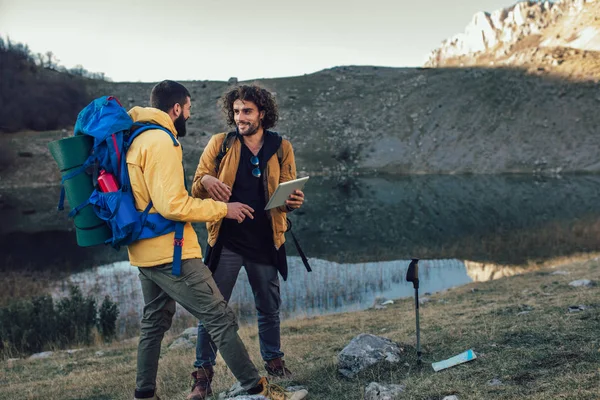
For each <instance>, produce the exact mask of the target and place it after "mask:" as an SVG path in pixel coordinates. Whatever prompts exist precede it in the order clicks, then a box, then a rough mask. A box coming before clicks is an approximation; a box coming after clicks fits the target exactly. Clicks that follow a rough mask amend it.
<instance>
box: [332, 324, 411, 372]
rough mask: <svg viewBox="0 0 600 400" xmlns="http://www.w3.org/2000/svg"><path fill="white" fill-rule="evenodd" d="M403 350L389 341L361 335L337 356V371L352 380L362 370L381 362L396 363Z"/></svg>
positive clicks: (369, 335) (378, 337)
mask: <svg viewBox="0 0 600 400" xmlns="http://www.w3.org/2000/svg"><path fill="white" fill-rule="evenodd" d="M403 352H404V350H403V349H402V348H400V346H398V345H397V344H396V343H394V342H392V341H391V340H390V339H387V338H383V337H380V336H375V335H371V334H367V333H361V334H360V335H358V336H356V337H355V338H354V339H352V340H351V341H350V343H349V344H348V345H347V346H346V347H344V349H343V350H342V351H341V352H340V354H338V369H339V371H340V373H341V374H342V375H344V376H346V377H347V378H353V377H354V376H355V375H356V374H357V373H359V372H360V371H362V370H363V369H365V368H367V367H369V366H371V365H374V364H377V363H379V362H382V361H387V362H390V363H397V362H399V361H400V360H401V357H402V355H403Z"/></svg>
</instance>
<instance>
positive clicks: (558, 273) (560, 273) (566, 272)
mask: <svg viewBox="0 0 600 400" xmlns="http://www.w3.org/2000/svg"><path fill="white" fill-rule="evenodd" d="M550 275H569V272H568V271H562V270H559V271H554V272H553V273H551V274H550Z"/></svg>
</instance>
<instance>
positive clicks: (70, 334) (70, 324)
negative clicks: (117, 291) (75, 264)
mask: <svg viewBox="0 0 600 400" xmlns="http://www.w3.org/2000/svg"><path fill="white" fill-rule="evenodd" d="M118 315H119V311H118V309H117V305H116V303H114V302H112V301H111V300H110V298H109V297H108V296H106V297H105V298H104V301H103V302H102V305H101V306H100V309H99V310H97V308H96V300H94V298H93V297H91V296H88V297H84V296H83V295H82V293H81V289H79V287H77V286H71V288H70V295H69V297H65V298H63V299H60V300H59V301H58V302H56V304H55V303H54V302H53V300H52V297H50V296H48V295H44V296H38V297H35V298H33V299H30V300H18V301H13V302H11V303H10V304H8V305H7V306H6V307H3V308H0V349H1V350H3V351H5V352H8V353H17V354H28V353H36V352H40V351H42V350H44V349H45V348H49V347H58V348H64V347H67V346H71V345H76V344H82V343H83V344H89V343H90V342H91V340H92V337H93V335H92V332H93V330H94V329H98V331H99V332H100V334H101V336H102V338H103V339H104V340H105V341H109V340H112V339H113V338H114V337H115V335H116V321H117V317H118Z"/></svg>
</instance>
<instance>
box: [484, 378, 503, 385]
mask: <svg viewBox="0 0 600 400" xmlns="http://www.w3.org/2000/svg"><path fill="white" fill-rule="evenodd" d="M487 384H488V386H500V385H502V381H501V380H500V379H498V378H494V379H492V380H491V381H489V382H488V383H487Z"/></svg>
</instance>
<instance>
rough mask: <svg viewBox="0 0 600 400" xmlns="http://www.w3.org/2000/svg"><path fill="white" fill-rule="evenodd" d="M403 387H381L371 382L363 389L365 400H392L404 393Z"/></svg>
mask: <svg viewBox="0 0 600 400" xmlns="http://www.w3.org/2000/svg"><path fill="white" fill-rule="evenodd" d="M404 389H405V386H404V385H382V384H379V383H377V382H371V383H369V385H368V386H367V387H366V388H365V400H393V399H396V398H397V397H398V396H399V395H400V394H401V393H402V392H404Z"/></svg>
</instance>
